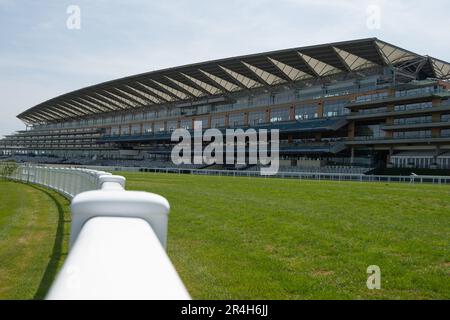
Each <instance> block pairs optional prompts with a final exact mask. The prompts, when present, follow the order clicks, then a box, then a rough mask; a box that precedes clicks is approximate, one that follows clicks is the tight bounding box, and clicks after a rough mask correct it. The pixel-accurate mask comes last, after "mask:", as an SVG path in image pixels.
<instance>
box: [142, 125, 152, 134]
mask: <svg viewBox="0 0 450 320" xmlns="http://www.w3.org/2000/svg"><path fill="white" fill-rule="evenodd" d="M142 132H143V133H144V134H146V133H152V132H153V129H152V124H151V123H145V124H144V125H143V126H142Z"/></svg>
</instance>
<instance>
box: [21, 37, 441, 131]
mask: <svg viewBox="0 0 450 320" xmlns="http://www.w3.org/2000/svg"><path fill="white" fill-rule="evenodd" d="M377 66H378V67H380V66H381V67H382V66H391V67H392V68H395V69H398V70H399V71H401V72H405V73H408V72H411V73H413V74H414V73H415V72H419V71H420V72H422V73H423V74H424V75H425V76H426V77H430V78H438V79H450V64H449V63H447V62H444V61H441V60H438V59H435V58H432V57H428V56H422V55H419V54H416V53H413V52H410V51H407V50H405V49H402V48H399V47H396V46H394V45H392V44H389V43H386V42H384V41H381V40H378V39H376V38H369V39H361V40H353V41H346V42H337V43H328V44H322V45H316V46H308V47H300V48H292V49H286V50H279V51H272V52H265V53H259V54H252V55H246V56H240V57H233V58H227V59H220V60H214V61H207V62H203V63H196V64H191V65H185V66H181V67H175V68H169V69H164V70H157V71H152V72H147V73H142V74H138V75H134V76H130V77H125V78H121V79H116V80H112V81H108V82H104V83H100V84H97V85H94V86H90V87H86V88H82V89H79V90H76V91H73V92H69V93H66V94H63V95H61V96H58V97H55V98H53V99H50V100H47V101H45V102H42V103H40V104H38V105H36V106H34V107H32V108H30V109H28V110H26V111H25V112H23V113H21V114H20V115H18V118H19V119H21V120H23V121H24V122H26V123H30V124H33V123H47V122H59V121H65V120H69V119H75V118H80V117H85V116H90V115H94V114H101V113H107V112H112V111H120V110H130V109H135V108H141V107H144V106H152V105H158V104H167V103H179V102H184V101H186V102H187V101H193V100H202V99H206V98H211V97H214V96H220V95H226V94H229V93H233V92H238V91H242V90H249V89H253V88H258V87H272V86H276V85H278V84H282V83H292V82H297V81H306V80H312V79H318V78H325V77H328V76H331V75H336V74H340V73H357V72H359V71H362V70H364V69H368V68H372V67H377Z"/></svg>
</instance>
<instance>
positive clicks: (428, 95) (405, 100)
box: [346, 91, 450, 110]
mask: <svg viewBox="0 0 450 320" xmlns="http://www.w3.org/2000/svg"><path fill="white" fill-rule="evenodd" d="M446 97H450V92H441V91H431V92H425V93H424V92H420V93H417V94H411V95H402V96H396V97H393V96H389V97H384V98H380V99H373V100H369V101H360V102H358V101H354V102H351V103H349V104H348V105H347V106H346V107H347V108H349V109H351V110H359V109H371V108H377V107H383V106H386V105H388V104H396V105H404V104H409V103H419V102H427V101H431V100H432V99H433V98H446Z"/></svg>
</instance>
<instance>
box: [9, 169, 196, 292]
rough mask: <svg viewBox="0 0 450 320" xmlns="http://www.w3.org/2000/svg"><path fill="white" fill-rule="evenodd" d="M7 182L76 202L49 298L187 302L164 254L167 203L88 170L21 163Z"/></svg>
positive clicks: (159, 197) (110, 176) (176, 276)
mask: <svg viewBox="0 0 450 320" xmlns="http://www.w3.org/2000/svg"><path fill="white" fill-rule="evenodd" d="M9 178H10V179H13V180H17V181H22V182H26V183H33V184H38V185H42V186H45V187H47V188H50V189H54V190H56V191H58V192H60V193H62V194H63V195H65V196H66V197H68V198H70V199H72V203H71V213H72V223H71V234H70V250H69V254H68V256H67V259H66V261H65V262H64V265H63V267H62V269H61V271H60V272H59V274H58V275H57V277H56V280H55V281H54V283H53V284H52V287H51V288H50V291H49V292H48V294H47V297H46V298H47V299H163V300H165V299H190V296H189V294H188V292H187V290H186V288H185V287H184V285H183V283H182V281H181V279H180V277H179V276H178V274H177V272H176V270H175V268H174V267H173V265H172V263H171V262H170V260H169V258H168V256H167V254H166V252H165V247H166V241H167V223H168V214H169V210H170V206H169V203H168V202H167V200H166V199H165V198H163V197H161V196H159V195H157V194H153V193H149V192H141V191H126V190H125V183H126V181H125V178H124V177H122V176H115V175H112V174H111V173H107V172H104V171H96V170H90V169H80V168H61V167H59V168H56V167H46V166H19V167H18V168H17V169H16V170H15V172H14V173H13V174H12V175H10V176H9Z"/></svg>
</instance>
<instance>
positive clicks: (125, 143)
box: [0, 38, 450, 169]
mask: <svg viewBox="0 0 450 320" xmlns="http://www.w3.org/2000/svg"><path fill="white" fill-rule="evenodd" d="M449 79H450V64H449V63H447V62H444V61H441V60H439V59H436V58H432V57H429V56H422V55H419V54H416V53H413V52H410V51H408V50H405V49H402V48H399V47H396V46H395V45H392V44H389V43H386V42H383V41H381V40H379V39H376V38H371V39H362V40H354V41H347V42H339V43H331V44H324V45H317V46H311V47H302V48H294V49H287V50H281V51H274V52H268V53H261V54H255V55H249V56H243V57H235V58H228V59H222V60H216V61H209V62H204V63H199V64H194V65H188V66H182V67H176V68H171V69H165V70H159V71H154V72H149V73H145V74H140V75H136V76H131V77H127V78H122V79H118V80H113V81H110V82H106V83H101V84H98V85H95V86H91V87H87V88H83V89H80V90H77V91H74V92H70V93H67V94H64V95H62V96H59V97H56V98H53V99H51V100H48V101H45V102H43V103H41V104H39V105H37V106H35V107H32V108H30V109H28V110H27V111H25V112H23V113H22V114H20V115H19V116H18V118H19V119H21V120H22V121H24V123H25V124H26V125H27V129H26V130H23V131H19V132H16V133H15V134H12V135H9V136H7V137H5V138H4V139H3V140H1V141H0V154H3V155H4V156H11V155H28V156H44V155H45V156H52V157H60V158H69V159H70V158H87V159H130V160H131V159H132V160H139V159H159V160H161V161H168V159H169V157H170V150H171V149H172V146H173V143H174V142H171V133H172V131H173V130H175V129H176V128H185V129H188V130H192V129H193V125H194V121H201V122H202V127H203V129H207V128H219V129H221V130H225V129H226V128H243V129H246V128H255V129H258V128H266V129H279V132H280V157H281V159H282V164H283V165H285V166H292V167H296V166H303V165H305V166H311V165H314V166H315V165H317V166H322V165H343V166H361V167H372V168H373V167H414V168H442V169H449V168H450V99H449V98H450V82H449V81H448V80H449Z"/></svg>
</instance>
